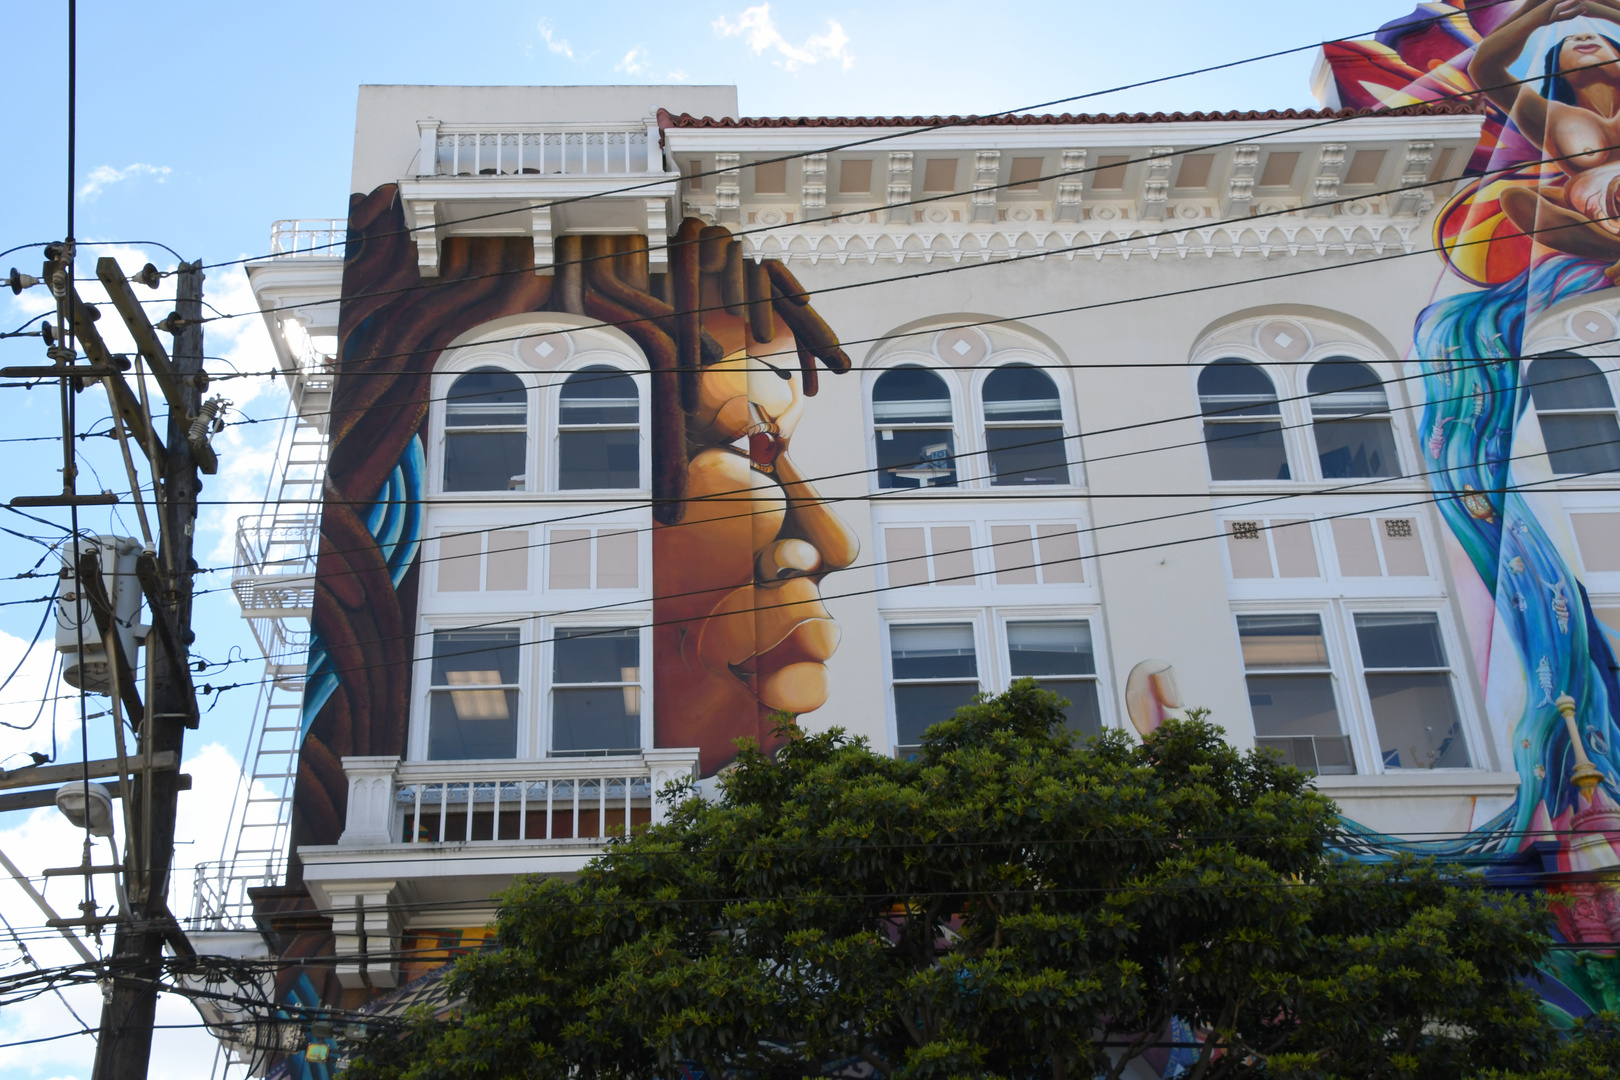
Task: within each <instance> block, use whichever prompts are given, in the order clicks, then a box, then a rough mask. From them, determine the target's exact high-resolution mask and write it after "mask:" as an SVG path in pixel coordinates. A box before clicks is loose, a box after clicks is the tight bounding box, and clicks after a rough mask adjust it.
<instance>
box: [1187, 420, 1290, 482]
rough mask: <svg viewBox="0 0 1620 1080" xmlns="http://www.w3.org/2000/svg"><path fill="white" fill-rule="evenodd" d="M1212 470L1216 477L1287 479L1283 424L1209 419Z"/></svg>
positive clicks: (1206, 437) (1207, 436)
mask: <svg viewBox="0 0 1620 1080" xmlns="http://www.w3.org/2000/svg"><path fill="white" fill-rule="evenodd" d="M1204 443H1205V445H1206V446H1207V447H1208V449H1209V473H1210V476H1211V477H1213V478H1214V479H1216V480H1287V479H1288V451H1287V450H1286V449H1285V448H1284V447H1283V434H1282V425H1281V424H1275V423H1259V424H1232V423H1206V424H1205V425H1204Z"/></svg>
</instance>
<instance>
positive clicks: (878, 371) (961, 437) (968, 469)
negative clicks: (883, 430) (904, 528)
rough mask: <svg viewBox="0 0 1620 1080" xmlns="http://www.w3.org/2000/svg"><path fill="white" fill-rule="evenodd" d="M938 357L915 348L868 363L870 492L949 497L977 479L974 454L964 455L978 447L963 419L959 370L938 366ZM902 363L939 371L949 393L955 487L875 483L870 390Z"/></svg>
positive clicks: (865, 418) (864, 406)
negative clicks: (891, 485) (954, 453)
mask: <svg viewBox="0 0 1620 1080" xmlns="http://www.w3.org/2000/svg"><path fill="white" fill-rule="evenodd" d="M940 364H941V361H940V359H939V357H937V356H935V355H934V354H933V353H930V352H923V351H921V350H918V349H908V350H903V351H896V352H892V353H890V354H888V355H886V356H884V357H883V358H882V359H881V360H879V361H878V362H877V363H876V364H874V365H872V366H870V367H868V368H867V369H866V371H865V372H864V373H863V377H862V379H861V413H862V422H863V423H864V424H865V436H864V437H865V440H866V467H867V470H868V473H867V475H868V477H869V479H868V486H869V487H870V489H871V490H872V491H873V492H881V493H882V494H883V497H884V498H886V499H889V498H918V497H922V498H950V497H951V496H952V495H953V494H954V493H956V492H960V491H972V490H974V488H975V484H974V481H976V480H978V478H979V477H978V471H977V463H978V458H976V457H964V456H963V455H964V454H968V453H970V452H971V451H974V450H977V449H978V447H977V446H976V445H975V440H973V439H972V438H971V435H972V432H971V429H968V428H967V427H966V426H965V425H964V423H963V419H964V416H965V414H966V412H967V408H966V405H965V403H964V402H963V400H962V395H963V393H964V390H963V387H962V378H961V375H962V373H961V371H960V370H959V369H956V368H951V367H948V366H947V367H941V366H940ZM902 367H920V368H924V369H926V370H928V371H931V372H933V373H934V374H935V375H938V376H939V377H940V379H941V380H942V381H943V382H944V383H945V389H946V392H947V393H949V394H950V396H951V441H952V442H953V443H954V444H955V446H956V486H955V487H941V488H936V487H926V488H885V487H879V486H878V462H877V437H878V435H877V432H878V428H877V416H876V408H875V407H874V405H873V403H872V392H873V390H874V389H875V388H876V387H877V381H878V379H880V378H882V377H883V375H884V374H885V373H887V372H888V371H890V370H892V369H894V368H902Z"/></svg>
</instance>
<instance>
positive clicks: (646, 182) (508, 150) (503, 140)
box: [399, 117, 680, 277]
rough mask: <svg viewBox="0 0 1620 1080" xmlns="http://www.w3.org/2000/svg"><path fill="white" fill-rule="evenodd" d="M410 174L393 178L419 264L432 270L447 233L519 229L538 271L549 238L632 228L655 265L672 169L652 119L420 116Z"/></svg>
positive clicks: (672, 188)
mask: <svg viewBox="0 0 1620 1080" xmlns="http://www.w3.org/2000/svg"><path fill="white" fill-rule="evenodd" d="M416 128H417V134H418V137H419V140H420V142H419V145H418V148H417V153H416V162H415V164H414V166H412V168H411V174H410V175H409V176H407V177H405V178H403V179H401V180H400V182H399V192H400V198H401V200H402V201H403V203H404V206H405V212H406V219H407V221H406V223H407V225H408V226H409V227H410V228H411V229H412V231H413V232H414V233H415V235H416V252H417V269H418V271H420V273H421V274H422V276H423V277H436V276H437V275H438V273H439V252H440V246H441V243H442V241H443V240H444V239H445V238H446V237H448V236H522V235H527V236H530V237H532V239H533V242H534V266H535V271H536V273H542V272H546V271H548V270H549V269H550V267H551V265H552V263H553V252H552V248H553V243H554V240H555V237H556V236H558V235H560V234H562V233H564V232H568V231H575V232H634V233H641V234H644V235H645V236H646V237H647V243H648V248H649V258H650V260H651V263H652V269H653V270H654V272H658V271H661V270H662V269H663V268H664V266H665V265H666V257H665V254H664V244H665V241H666V239H667V230H668V225H669V215H670V212H671V205H672V201H673V200H674V198H675V195H676V187H677V182H678V181H679V180H680V176H679V175H678V174H677V173H673V172H665V171H664V159H663V150H662V147H661V145H660V142H659V137H658V121H657V119H656V118H653V117H647V118H645V119H642V120H636V121H630V122H626V123H595V124H513V123H506V124H498V125H490V124H446V123H443V122H441V121H438V120H418V121H417V123H416Z"/></svg>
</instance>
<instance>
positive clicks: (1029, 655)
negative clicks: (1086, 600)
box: [1007, 622, 1102, 735]
mask: <svg viewBox="0 0 1620 1080" xmlns="http://www.w3.org/2000/svg"><path fill="white" fill-rule="evenodd" d="M1007 651H1008V661H1009V663H1008V668H1009V669H1010V672H1011V674H1012V676H1013V678H1015V679H1022V678H1025V677H1032V678H1035V679H1039V680H1040V684H1041V687H1042V689H1045V690H1050V691H1051V692H1052V693H1054V694H1057V695H1059V696H1060V697H1065V698H1067V699H1068V700H1069V706H1068V707H1067V708H1066V709H1064V710H1063V712H1064V715H1065V716H1066V717H1067V718H1068V726H1069V729H1070V730H1071V731H1079V732H1082V733H1083V734H1086V735H1096V734H1099V733H1100V732H1101V731H1102V707H1101V703H1100V702H1099V700H1098V697H1097V680H1096V678H1095V677H1094V676H1095V675H1096V674H1097V662H1096V658H1095V656H1094V655H1093V653H1092V648H1091V625H1090V624H1089V623H1086V622H1010V623H1008V624H1007ZM1077 676H1091V677H1077Z"/></svg>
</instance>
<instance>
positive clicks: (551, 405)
mask: <svg viewBox="0 0 1620 1080" xmlns="http://www.w3.org/2000/svg"><path fill="white" fill-rule="evenodd" d="M588 367H611V368H617V369H618V370H620V371H622V372H624V373H625V374H627V375H629V376H630V378H631V380H632V381H633V382H634V383H635V384H636V427H637V429H638V431H639V437H638V439H637V452H636V461H637V469H638V470H639V476H638V479H639V480H640V483H639V485H638V486H636V487H633V488H568V489H566V490H565V489H564V488H563V487H562V485H561V481H560V478H559V474H560V473H561V471H562V460H561V458H562V453H561V449H560V447H561V436H562V425H561V423H560V415H561V406H560V405H559V401H560V399H561V397H562V388H563V383H565V382H567V381H568V379H569V377H570V376H572V375H573V374H574V373H575V372H577V371H582V370H584V369H585V368H588ZM548 374H549V375H550V378H549V380H548V381H547V384H546V389H547V390H548V391H549V392H548V393H543V394H542V395H541V397H542V399H543V401H542V404H543V405H544V408H545V414H544V415H545V428H544V431H545V434H546V439H545V449H544V451H543V455H542V456H543V461H542V466H543V471H544V475H545V489H544V490H545V491H546V492H547V493H548V494H553V495H557V496H559V497H561V498H564V499H567V498H572V497H574V496H579V497H581V498H597V497H601V496H614V495H622V496H623V497H624V498H625V500H626V501H633V500H636V499H644V498H645V497H646V496H647V495H648V494H649V493H650V492H651V491H652V439H651V438H650V437H649V432H651V430H652V407H651V400H650V399H651V397H652V392H651V391H652V380H651V379H650V377H649V376H648V369H647V368H646V367H644V366H642V365H640V364H638V363H637V362H636V361H635V360H634V359H632V358H630V357H628V356H625V355H623V354H621V353H617V352H611V351H609V350H606V349H588V350H585V351H583V352H580V353H577V354H575V355H574V356H571V357H569V359H568V364H567V366H565V367H558V368H553V369H551V370H550V371H549V372H548ZM603 426H604V427H613V426H614V425H603Z"/></svg>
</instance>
